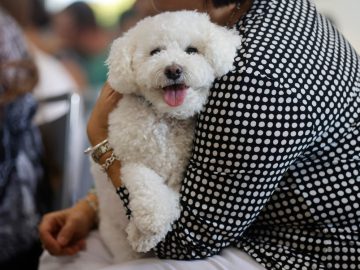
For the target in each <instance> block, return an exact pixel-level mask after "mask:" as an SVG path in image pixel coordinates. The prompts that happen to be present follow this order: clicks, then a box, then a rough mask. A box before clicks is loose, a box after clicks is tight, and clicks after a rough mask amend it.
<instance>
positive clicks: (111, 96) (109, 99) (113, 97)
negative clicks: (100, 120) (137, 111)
mask: <svg viewBox="0 0 360 270" xmlns="http://www.w3.org/2000/svg"><path fill="white" fill-rule="evenodd" d="M121 98H122V95H121V94H120V93H119V92H117V91H115V90H114V89H113V88H112V87H111V86H110V85H109V83H108V82H106V83H105V84H104V86H103V89H102V91H101V94H100V99H104V101H105V102H106V104H108V106H110V107H114V106H115V105H116V104H117V103H118V101H119V100H120V99H121Z"/></svg>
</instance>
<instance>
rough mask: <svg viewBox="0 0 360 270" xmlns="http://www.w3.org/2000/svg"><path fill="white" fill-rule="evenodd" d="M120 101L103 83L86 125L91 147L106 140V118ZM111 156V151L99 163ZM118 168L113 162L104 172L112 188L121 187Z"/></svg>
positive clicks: (118, 164)
mask: <svg viewBox="0 0 360 270" xmlns="http://www.w3.org/2000/svg"><path fill="white" fill-rule="evenodd" d="M120 99H121V95H120V94H119V93H118V92H116V91H114V90H113V89H112V88H111V87H110V85H109V84H108V83H105V85H104V87H103V89H102V90H101V93H100V96H99V98H98V100H97V102H96V104H95V106H94V109H93V111H92V113H91V116H90V118H89V121H88V125H87V134H88V138H89V141H90V144H91V145H92V146H95V145H97V144H98V143H100V142H102V141H103V140H105V139H106V138H107V134H108V116H109V114H110V112H111V111H112V110H113V109H114V108H115V106H116V105H117V103H118V102H119V100H120ZM111 154H112V151H108V152H107V153H104V154H103V155H102V156H101V157H100V159H99V161H100V162H99V163H100V164H104V163H105V161H106V159H107V158H109V157H110V156H111ZM120 167H121V163H120V161H119V160H115V161H114V163H112V164H111V166H109V168H108V169H107V171H106V172H107V175H108V177H109V178H110V179H111V181H112V183H113V185H114V187H120V186H121V180H120Z"/></svg>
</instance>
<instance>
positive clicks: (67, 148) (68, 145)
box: [39, 93, 85, 209]
mask: <svg viewBox="0 0 360 270" xmlns="http://www.w3.org/2000/svg"><path fill="white" fill-rule="evenodd" d="M59 101H66V102H67V104H68V111H67V112H66V114H65V115H63V116H62V117H60V118H58V119H56V120H54V121H51V122H48V123H44V124H42V125H40V126H39V128H40V132H41V134H42V137H43V143H44V148H45V157H46V159H45V162H46V166H47V170H48V172H49V175H50V179H49V181H51V183H50V186H51V188H52V191H53V192H54V198H53V207H52V208H53V209H62V208H65V207H68V206H71V205H72V204H73V203H74V202H75V201H76V199H77V193H78V190H77V189H78V187H79V186H80V181H81V171H82V163H83V156H82V155H83V154H82V149H83V147H84V144H85V143H84V137H85V135H84V130H85V128H84V126H85V124H84V116H83V105H82V99H81V97H80V96H79V95H78V94H76V93H67V94H63V95H60V96H55V97H50V98H46V99H43V100H40V101H39V103H40V105H41V104H46V105H49V104H51V103H54V102H59Z"/></svg>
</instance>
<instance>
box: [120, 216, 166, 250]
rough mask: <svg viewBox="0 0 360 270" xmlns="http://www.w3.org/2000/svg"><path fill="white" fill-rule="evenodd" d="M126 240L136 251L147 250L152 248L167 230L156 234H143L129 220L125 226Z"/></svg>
mask: <svg viewBox="0 0 360 270" xmlns="http://www.w3.org/2000/svg"><path fill="white" fill-rule="evenodd" d="M126 232H127V234H128V241H129V244H130V245H131V247H132V249H133V250H135V251H136V252H148V251H150V250H151V249H152V248H154V247H155V246H156V245H157V244H158V243H159V242H160V241H161V240H162V239H163V238H164V237H165V235H166V233H167V230H164V231H163V232H161V233H157V234H144V233H143V232H142V231H140V230H139V229H138V228H137V227H136V225H135V224H134V222H130V223H129V224H128V226H127V228H126Z"/></svg>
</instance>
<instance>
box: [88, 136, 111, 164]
mask: <svg viewBox="0 0 360 270" xmlns="http://www.w3.org/2000/svg"><path fill="white" fill-rule="evenodd" d="M110 150H111V148H110V145H109V143H108V142H107V141H106V142H105V143H104V144H103V145H100V146H99V147H97V148H96V149H94V152H93V153H92V155H91V156H92V158H93V159H94V161H95V162H99V159H100V157H101V156H102V155H103V154H105V153H106V152H108V151H110Z"/></svg>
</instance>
